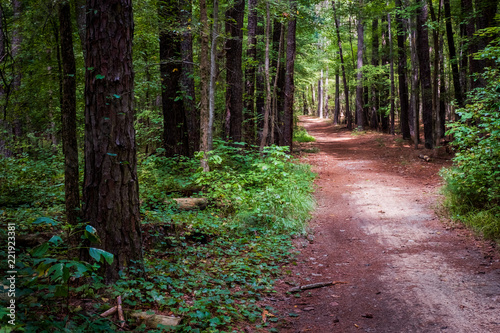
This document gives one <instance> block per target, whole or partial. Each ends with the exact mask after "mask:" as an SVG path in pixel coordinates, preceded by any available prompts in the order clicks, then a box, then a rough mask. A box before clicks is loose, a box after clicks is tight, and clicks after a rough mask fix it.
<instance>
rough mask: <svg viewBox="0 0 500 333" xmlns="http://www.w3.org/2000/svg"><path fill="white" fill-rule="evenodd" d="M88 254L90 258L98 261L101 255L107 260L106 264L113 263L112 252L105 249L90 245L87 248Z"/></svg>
mask: <svg viewBox="0 0 500 333" xmlns="http://www.w3.org/2000/svg"><path fill="white" fill-rule="evenodd" d="M89 254H90V256H91V257H92V258H94V259H95V260H96V261H98V262H100V261H101V256H102V257H104V259H105V260H106V261H107V263H108V264H110V265H111V264H112V263H113V258H114V256H113V254H112V253H109V252H107V251H104V250H101V249H97V248H95V247H91V248H90V249H89Z"/></svg>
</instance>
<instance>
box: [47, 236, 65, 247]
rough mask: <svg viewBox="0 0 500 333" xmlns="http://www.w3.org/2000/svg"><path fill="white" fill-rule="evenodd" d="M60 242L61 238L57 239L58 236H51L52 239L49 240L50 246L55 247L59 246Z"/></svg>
mask: <svg viewBox="0 0 500 333" xmlns="http://www.w3.org/2000/svg"><path fill="white" fill-rule="evenodd" d="M62 242H63V240H62V238H61V237H59V236H57V235H54V236H52V238H51V239H50V240H49V243H52V244H54V245H56V246H57V245H59V243H62Z"/></svg>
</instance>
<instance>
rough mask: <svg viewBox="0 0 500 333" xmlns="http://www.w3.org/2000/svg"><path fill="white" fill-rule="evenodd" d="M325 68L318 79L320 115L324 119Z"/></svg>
mask: <svg viewBox="0 0 500 333" xmlns="http://www.w3.org/2000/svg"><path fill="white" fill-rule="evenodd" d="M323 100H324V99H323V70H321V77H320V79H319V80H318V117H319V119H323Z"/></svg>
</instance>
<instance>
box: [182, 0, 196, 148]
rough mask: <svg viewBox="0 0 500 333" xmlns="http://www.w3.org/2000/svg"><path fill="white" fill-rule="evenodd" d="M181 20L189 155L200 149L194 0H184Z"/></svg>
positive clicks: (184, 101)
mask: <svg viewBox="0 0 500 333" xmlns="http://www.w3.org/2000/svg"><path fill="white" fill-rule="evenodd" d="M181 6H182V8H183V10H182V11H181V20H182V22H184V24H183V33H182V40H181V55H182V75H181V87H182V95H183V97H184V98H183V104H184V110H185V114H186V118H187V131H188V138H189V156H194V152H196V151H199V150H200V114H199V110H198V109H197V108H196V94H195V87H194V86H195V84H194V67H193V64H194V61H193V34H192V33H191V29H190V28H191V21H192V16H193V15H192V11H193V5H192V0H183V1H182V3H181Z"/></svg>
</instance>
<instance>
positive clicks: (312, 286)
mask: <svg viewBox="0 0 500 333" xmlns="http://www.w3.org/2000/svg"><path fill="white" fill-rule="evenodd" d="M346 283H347V282H344V281H331V282H318V283H313V284H306V285H304V286H299V287H294V288H292V289H290V290H288V292H291V293H294V292H296V291H302V290H307V289H315V288H323V287H328V286H332V285H336V284H346Z"/></svg>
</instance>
